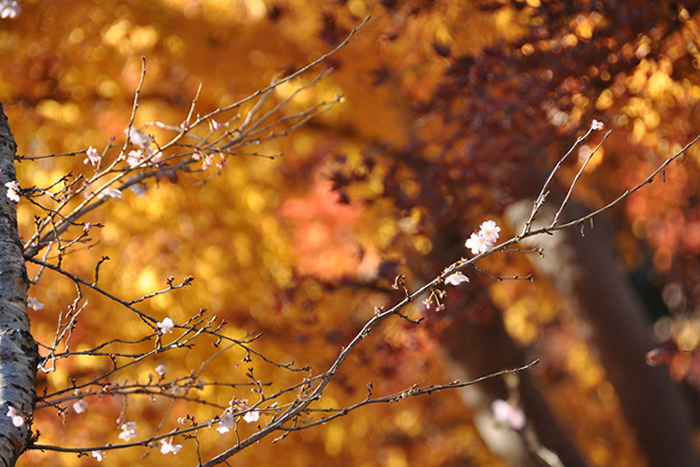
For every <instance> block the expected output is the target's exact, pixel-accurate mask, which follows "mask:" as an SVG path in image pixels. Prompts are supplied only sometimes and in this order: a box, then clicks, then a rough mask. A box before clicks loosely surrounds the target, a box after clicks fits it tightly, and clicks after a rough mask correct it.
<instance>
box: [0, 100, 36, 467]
mask: <svg viewBox="0 0 700 467" xmlns="http://www.w3.org/2000/svg"><path fill="white" fill-rule="evenodd" d="M16 151H17V145H16V144H15V141H14V138H13V137H12V133H11V132H10V127H9V125H8V122H7V117H6V116H5V113H4V111H3V108H2V105H1V104H0V188H2V190H3V191H2V194H0V465H2V466H12V465H15V463H16V462H17V459H18V458H19V456H20V455H21V454H22V453H23V452H24V451H25V450H26V449H27V447H28V446H29V444H30V442H31V431H30V429H29V427H28V425H29V423H28V422H27V421H28V420H30V418H31V416H32V414H33V411H34V402H35V398H36V393H35V389H34V386H35V380H36V367H37V363H38V361H39V353H38V350H37V345H36V343H35V342H34V339H33V338H32V335H31V334H30V332H29V317H28V315H27V289H28V287H29V280H28V278H27V271H26V268H25V265H24V256H23V254H22V243H21V241H20V239H19V234H18V232H17V204H16V203H15V202H14V201H12V200H10V199H9V198H8V197H7V195H6V193H7V191H6V186H5V184H6V183H8V182H11V181H15V180H16V177H15V167H14V157H15V153H16ZM10 407H13V408H15V409H16V410H17V411H18V412H19V413H20V415H22V416H23V417H24V421H25V423H24V425H22V426H20V427H17V426H15V424H14V423H13V419H12V418H11V417H9V416H7V414H8V410H9V408H10Z"/></svg>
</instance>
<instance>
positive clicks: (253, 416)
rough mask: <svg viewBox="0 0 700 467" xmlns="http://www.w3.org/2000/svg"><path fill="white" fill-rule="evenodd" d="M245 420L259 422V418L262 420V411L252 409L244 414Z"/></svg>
mask: <svg viewBox="0 0 700 467" xmlns="http://www.w3.org/2000/svg"><path fill="white" fill-rule="evenodd" d="M243 420H245V421H246V423H253V422H257V421H258V420H260V411H259V410H251V411H250V412H248V413H247V414H245V415H243Z"/></svg>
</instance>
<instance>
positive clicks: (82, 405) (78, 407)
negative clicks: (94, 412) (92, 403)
mask: <svg viewBox="0 0 700 467" xmlns="http://www.w3.org/2000/svg"><path fill="white" fill-rule="evenodd" d="M87 408H88V403H87V402H85V401H84V400H82V399H81V400H79V401H77V402H76V403H74V404H73V410H75V413H77V414H81V413H84V412H85V411H86V410H87Z"/></svg>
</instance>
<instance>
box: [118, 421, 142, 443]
mask: <svg viewBox="0 0 700 467" xmlns="http://www.w3.org/2000/svg"><path fill="white" fill-rule="evenodd" d="M119 428H121V430H122V432H121V433H119V439H123V440H124V441H129V440H131V439H132V438H136V437H137V436H138V433H137V432H136V422H127V423H124V424H123V425H122V426H120V427H119Z"/></svg>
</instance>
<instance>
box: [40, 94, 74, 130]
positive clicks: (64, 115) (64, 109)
mask: <svg viewBox="0 0 700 467" xmlns="http://www.w3.org/2000/svg"><path fill="white" fill-rule="evenodd" d="M36 111H37V113H38V114H39V115H41V116H42V117H44V118H48V119H50V120H53V121H55V122H57V123H61V124H63V125H74V124H75V123H76V122H77V121H78V119H79V118H80V109H79V108H78V106H77V105H76V104H74V103H72V102H67V103H65V104H60V103H59V102H56V101H54V100H51V99H47V100H44V101H41V102H40V103H39V104H38V105H37V109H36Z"/></svg>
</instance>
